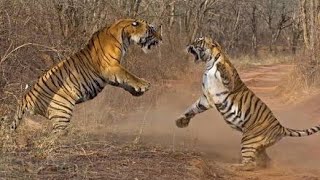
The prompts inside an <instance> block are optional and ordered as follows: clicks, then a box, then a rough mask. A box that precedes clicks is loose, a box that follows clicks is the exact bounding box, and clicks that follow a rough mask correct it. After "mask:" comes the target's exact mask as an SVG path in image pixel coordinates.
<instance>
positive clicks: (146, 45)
mask: <svg viewBox="0 0 320 180" xmlns="http://www.w3.org/2000/svg"><path fill="white" fill-rule="evenodd" d="M158 44H159V40H157V39H156V38H155V37H152V36H148V37H145V38H141V39H140V42H139V45H140V46H141V48H143V49H148V50H149V49H151V47H152V46H156V45H158Z"/></svg>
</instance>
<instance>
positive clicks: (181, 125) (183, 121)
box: [176, 116, 190, 128]
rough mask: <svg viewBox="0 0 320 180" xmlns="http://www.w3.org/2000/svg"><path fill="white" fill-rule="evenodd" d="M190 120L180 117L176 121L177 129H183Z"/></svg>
mask: <svg viewBox="0 0 320 180" xmlns="http://www.w3.org/2000/svg"><path fill="white" fill-rule="evenodd" d="M189 122H190V118H187V117H186V116H181V117H179V118H178V119H177V120H176V125H177V126H178V127H179V128H185V127H187V126H188V125H189Z"/></svg>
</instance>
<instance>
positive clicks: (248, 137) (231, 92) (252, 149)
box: [176, 37, 320, 170]
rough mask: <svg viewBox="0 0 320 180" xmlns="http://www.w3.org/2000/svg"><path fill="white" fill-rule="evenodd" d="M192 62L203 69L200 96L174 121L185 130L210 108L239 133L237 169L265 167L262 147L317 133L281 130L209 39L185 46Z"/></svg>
mask: <svg viewBox="0 0 320 180" xmlns="http://www.w3.org/2000/svg"><path fill="white" fill-rule="evenodd" d="M188 52H189V53H191V54H193V55H194V56H195V62H199V61H203V62H205V63H206V69H205V72H204V74H203V80H202V91H203V94H202V96H201V97H200V98H199V99H198V100H197V101H196V102H195V103H194V104H193V105H192V106H191V107H189V108H188V109H187V111H186V112H185V113H184V114H183V115H181V116H180V117H179V118H178V119H177V120H176V125H177V126H178V127H180V128H183V127H187V126H188V124H189V122H190V120H191V118H193V117H194V116H195V115H196V114H199V113H202V112H204V111H206V110H208V109H210V108H212V107H213V106H215V107H216V109H217V110H218V111H219V112H220V114H221V115H222V116H223V118H224V120H225V121H226V122H227V123H228V124H229V125H230V126H231V127H232V128H235V129H237V130H239V131H241V132H242V133H243V137H242V140H241V145H242V146H241V155H242V163H241V164H238V165H234V166H236V167H237V168H238V169H241V170H253V169H255V168H257V167H259V166H266V165H267V163H268V162H269V161H270V158H269V157H268V155H267V153H266V148H267V147H269V146H271V145H273V144H274V143H276V142H277V141H279V140H280V139H281V138H283V137H285V136H291V137H301V136H308V135H311V134H314V133H316V132H318V131H320V126H315V127H312V128H310V129H305V130H294V129H289V128H285V127H283V126H282V125H281V124H280V122H279V121H278V120H277V119H276V118H275V116H274V115H273V113H272V111H271V110H270V109H269V107H268V106H267V105H266V104H265V103H264V102H262V101H261V100H260V99H259V98H258V97H257V96H256V95H255V94H254V93H253V92H252V91H251V90H250V89H249V88H248V87H247V86H246V85H245V84H244V83H243V82H242V80H241V79H240V77H239V75H238V73H237V71H236V69H235V68H234V66H233V65H232V64H231V63H230V61H229V60H228V58H227V56H226V55H225V54H224V52H223V51H222V48H221V47H220V45H219V44H218V43H216V42H215V41H213V40H212V39H210V38H207V37H204V38H198V39H196V40H195V41H194V42H193V43H191V44H190V45H189V46H188Z"/></svg>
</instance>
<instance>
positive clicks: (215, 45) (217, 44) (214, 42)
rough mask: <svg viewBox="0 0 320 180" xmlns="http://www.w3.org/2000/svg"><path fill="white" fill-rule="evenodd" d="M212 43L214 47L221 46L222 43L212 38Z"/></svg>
mask: <svg viewBox="0 0 320 180" xmlns="http://www.w3.org/2000/svg"><path fill="white" fill-rule="evenodd" d="M212 45H213V46H214V47H219V48H221V46H220V44H219V43H218V42H217V41H215V40H212Z"/></svg>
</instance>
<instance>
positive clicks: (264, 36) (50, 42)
mask: <svg viewBox="0 0 320 180" xmlns="http://www.w3.org/2000/svg"><path fill="white" fill-rule="evenodd" d="M125 17H132V18H142V19H146V20H148V21H150V22H154V23H162V24H163V25H164V33H163V34H164V43H163V44H162V46H161V47H160V49H157V50H154V51H153V52H152V53H151V54H147V55H145V54H143V53H141V51H140V50H139V49H138V48H136V47H133V48H132V50H131V51H130V52H129V53H128V55H127V56H126V57H125V59H126V61H125V62H124V64H125V66H126V67H128V68H129V69H131V70H132V71H134V72H135V73H137V74H138V75H139V76H141V77H145V78H146V79H148V80H150V81H152V82H153V85H154V88H153V89H152V91H151V92H152V93H149V95H147V98H145V99H142V100H139V99H137V98H134V99H130V98H131V97H130V98H129V95H127V94H126V93H124V92H122V91H117V90H113V89H112V88H109V89H110V91H111V92H112V93H113V94H114V96H112V97H109V96H108V93H106V94H105V95H104V96H103V97H101V98H102V99H103V101H105V102H107V103H106V105H107V106H111V107H113V106H115V107H123V106H124V104H130V103H131V104H132V103H136V105H139V104H141V103H142V102H145V100H146V99H148V101H147V102H146V103H151V102H153V101H154V99H155V98H156V97H157V95H159V93H161V92H163V91H162V90H161V87H163V86H162V83H163V81H164V80H167V79H169V80H170V79H175V78H178V77H179V75H180V74H183V73H185V72H186V69H188V66H189V63H188V61H187V58H186V55H185V53H184V51H183V50H184V47H185V45H186V44H187V43H188V42H189V41H190V40H191V39H193V38H194V37H197V36H201V35H207V36H212V37H213V38H214V39H216V40H217V41H218V42H220V43H221V44H222V45H223V46H224V47H225V49H226V51H227V52H228V53H229V55H230V56H232V57H233V59H234V61H238V60H239V61H240V60H243V59H245V60H248V59H249V60H250V61H251V62H261V61H263V60H265V59H277V61H281V59H284V58H285V57H286V59H290V60H291V61H294V60H296V61H295V62H296V63H299V64H301V66H297V67H298V69H297V72H298V73H297V76H298V77H299V78H302V79H301V80H302V81H303V82H305V83H304V84H305V85H307V86H314V85H316V84H317V82H319V81H318V79H317V77H318V73H319V65H318V64H319V53H318V50H319V40H320V39H319V37H320V34H319V25H320V3H319V0H258V1H255V0H156V1H154V0H130V1H127V0H42V1H37V0H28V1H23V0H0V57H1V58H0V114H8V113H9V114H11V113H12V112H14V110H15V104H16V100H17V98H19V97H20V96H21V94H23V92H24V91H25V87H26V84H32V82H33V81H34V80H36V79H37V77H38V76H40V75H41V74H42V73H43V71H45V70H46V69H48V68H49V67H50V66H52V65H53V64H55V63H57V62H58V61H60V60H61V59H63V58H64V57H65V56H68V55H70V54H72V53H74V52H76V51H78V50H79V49H80V48H81V47H82V46H84V44H86V43H87V41H88V40H89V39H90V37H91V35H92V34H93V33H94V32H95V31H97V30H98V29H99V28H101V27H103V26H105V25H106V24H111V23H112V22H114V21H115V20H116V19H119V18H125ZM275 57H276V58H275ZM287 57H290V58H287ZM108 91H109V90H108ZM115 97H116V98H115ZM124 97H126V99H128V98H129V100H126V101H121V99H123V98H124ZM149 100H150V102H149ZM135 107H138V106H135ZM130 110H131V109H130Z"/></svg>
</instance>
